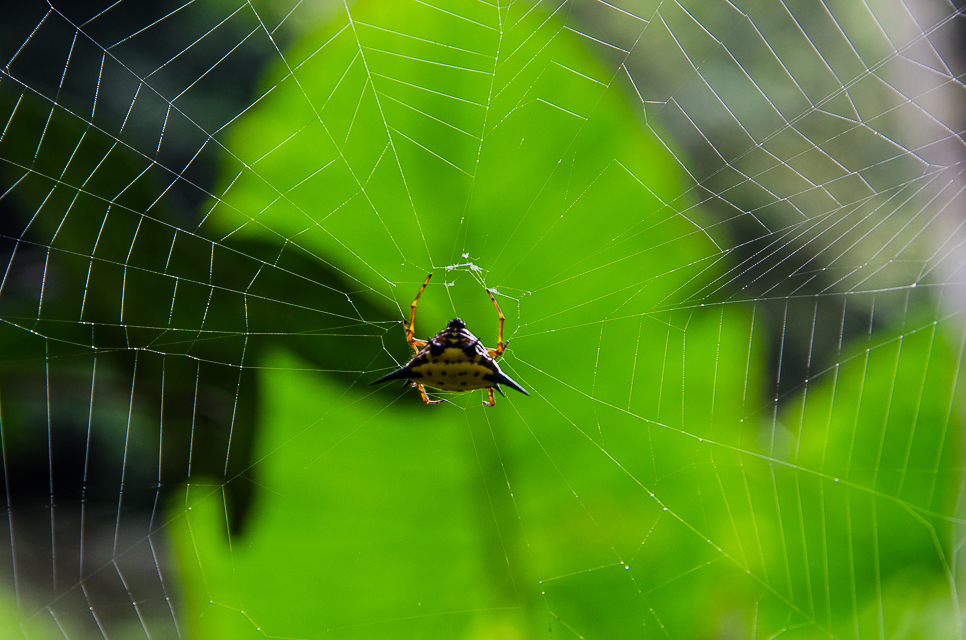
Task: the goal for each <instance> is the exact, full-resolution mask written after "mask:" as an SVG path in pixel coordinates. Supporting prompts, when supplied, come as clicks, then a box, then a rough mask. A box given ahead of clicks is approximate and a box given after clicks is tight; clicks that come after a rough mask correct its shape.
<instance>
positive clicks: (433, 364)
mask: <svg viewBox="0 0 966 640" xmlns="http://www.w3.org/2000/svg"><path fill="white" fill-rule="evenodd" d="M423 355H424V357H423V358H418V361H416V362H413V363H411V364H410V365H409V370H410V372H411V374H412V377H411V378H410V380H418V381H419V382H420V383H422V384H424V385H426V386H428V387H433V388H434V389H443V390H444V391H470V390H473V389H487V388H489V387H492V386H493V385H494V380H493V378H492V375H493V373H494V369H493V368H492V367H491V366H487V365H488V363H487V362H486V361H485V360H484V359H483V356H482V355H481V354H479V353H475V354H474V355H473V356H472V357H470V356H469V355H468V354H467V353H466V351H465V350H464V349H462V348H461V347H449V348H445V349H442V350H441V351H440V352H439V353H438V354H434V353H432V351H429V352H428V353H424V354H423Z"/></svg>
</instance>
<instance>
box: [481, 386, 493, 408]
mask: <svg viewBox="0 0 966 640" xmlns="http://www.w3.org/2000/svg"><path fill="white" fill-rule="evenodd" d="M486 392H487V393H488V394H489V396H490V401H489V402H487V401H486V400H484V401H483V404H485V405H486V406H488V407H492V406H493V405H495V404H496V398H494V397H493V387H490V388H489V389H487V390H486Z"/></svg>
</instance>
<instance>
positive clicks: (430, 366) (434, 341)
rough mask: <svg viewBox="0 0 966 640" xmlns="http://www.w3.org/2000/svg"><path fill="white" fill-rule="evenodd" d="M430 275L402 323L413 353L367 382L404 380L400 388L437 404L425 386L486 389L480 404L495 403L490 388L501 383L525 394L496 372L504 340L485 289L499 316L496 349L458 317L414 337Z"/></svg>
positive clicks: (501, 317)
mask: <svg viewBox="0 0 966 640" xmlns="http://www.w3.org/2000/svg"><path fill="white" fill-rule="evenodd" d="M432 277H433V274H429V275H428V276H426V280H425V282H423V286H421V287H420V288H419V293H417V294H416V298H415V299H414V300H413V304H412V306H411V307H410V313H409V324H408V325H406V341H407V342H409V346H411V347H412V348H413V351H415V352H416V355H415V356H413V359H412V360H410V361H409V362H408V363H406V365H405V366H403V367H400V368H399V369H396V370H395V371H393V372H392V373H390V374H389V375H385V376H383V377H381V378H379V379H378V380H376V381H375V382H372V383H370V384H379V383H380V382H387V381H389V380H400V379H401V380H405V382H404V383H403V387H407V386H410V387H416V388H417V389H419V393H420V394H421V395H422V396H423V402H425V403H426V404H438V403H440V402H442V400H430V399H429V396H428V395H426V387H433V388H435V389H443V390H445V391H471V390H473V389H486V392H487V394H488V395H489V401H486V400H484V401H483V404H485V405H486V406H488V407H492V406H493V405H494V404H496V399H495V398H494V397H493V389H496V390H497V391H499V392H500V395H501V396H502V395H503V390H502V389H500V385H501V384H505V385H506V386H508V387H511V388H513V389H516V390H517V391H519V392H520V393H522V394H523V395H526V396H529V395H530V394H529V393H527V392H526V390H525V389H524V388H523V387H521V386H520V385H518V384H517V383H516V382H514V381H513V380H511V379H510V377H509V376H507V375H506V374H505V373H503V372H502V371H500V367H499V366H498V365H497V364H496V361H497V359H499V357H500V356H502V355H503V351H504V350H505V349H506V346H507V344H508V343H509V340H508V341H507V342H503V321H504V317H503V312H502V311H500V305H498V304H497V303H496V298H494V297H493V293H492V292H491V291H490V290H489V289H487V290H486V293H487V294H488V295H489V296H490V300H492V301H493V306H494V307H496V312H497V314H499V316H500V331H499V336H498V337H497V345H496V349H487V348H486V347H484V346H483V344H482V343H481V342H480V340H479V338H477V337H476V336H474V335H473V334H472V333H470V332H469V331H467V330H466V323H465V322H463V321H462V320H460V319H459V318H453V319H452V320H450V321H449V323H447V325H446V328H445V329H443V330H442V331H440V332H439V333H437V334H436V335H435V336H433V337H432V338H430V339H429V340H419V339H417V338H416V337H415V330H414V328H413V325H414V323H415V322H416V303H417V302H419V296H421V295H422V294H423V290H424V289H425V288H426V285H428V284H429V279H430V278H432Z"/></svg>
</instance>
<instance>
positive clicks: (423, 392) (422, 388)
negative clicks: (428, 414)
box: [412, 382, 493, 404]
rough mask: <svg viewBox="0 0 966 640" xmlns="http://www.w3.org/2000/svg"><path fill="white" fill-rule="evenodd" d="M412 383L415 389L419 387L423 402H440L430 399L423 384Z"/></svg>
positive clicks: (491, 393)
mask: <svg viewBox="0 0 966 640" xmlns="http://www.w3.org/2000/svg"><path fill="white" fill-rule="evenodd" d="M412 385H413V386H414V387H416V388H417V389H419V393H420V395H422V396H423V402H425V403H426V404H439V403H440V402H442V400H430V399H429V396H428V395H426V387H424V386H423V385H421V384H418V383H416V382H413V383H412ZM490 395H491V396H492V395H493V392H492V391H491V392H490Z"/></svg>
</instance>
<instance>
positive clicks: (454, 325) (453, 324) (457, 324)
mask: <svg viewBox="0 0 966 640" xmlns="http://www.w3.org/2000/svg"><path fill="white" fill-rule="evenodd" d="M446 328H447V329H455V330H459V329H465V328H466V323H465V322H463V321H462V320H460V319H459V318H453V319H452V320H450V321H449V324H447V325H446Z"/></svg>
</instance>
